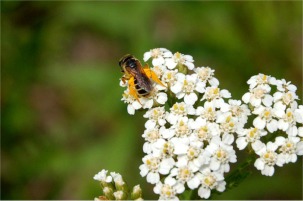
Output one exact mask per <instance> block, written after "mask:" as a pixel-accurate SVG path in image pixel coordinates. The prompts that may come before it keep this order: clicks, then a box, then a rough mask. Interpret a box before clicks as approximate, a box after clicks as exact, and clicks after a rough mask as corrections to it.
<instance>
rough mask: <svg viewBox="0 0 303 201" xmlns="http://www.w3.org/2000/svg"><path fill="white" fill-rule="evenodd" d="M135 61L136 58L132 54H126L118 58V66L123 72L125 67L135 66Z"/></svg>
mask: <svg viewBox="0 0 303 201" xmlns="http://www.w3.org/2000/svg"><path fill="white" fill-rule="evenodd" d="M137 62H138V60H137V59H136V58H135V57H134V56H133V55H131V54H127V55H125V56H123V57H122V58H121V59H120V61H119V66H120V67H121V71H122V72H124V71H125V68H131V69H134V68H136V67H137Z"/></svg>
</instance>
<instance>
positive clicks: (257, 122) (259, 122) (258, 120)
mask: <svg viewBox="0 0 303 201" xmlns="http://www.w3.org/2000/svg"><path fill="white" fill-rule="evenodd" d="M265 124H266V121H265V120H264V119H261V118H260V117H256V118H255V119H254V121H253V125H254V126H255V127H256V128H258V129H264V128H265Z"/></svg>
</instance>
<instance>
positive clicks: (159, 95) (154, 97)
mask: <svg viewBox="0 0 303 201" xmlns="http://www.w3.org/2000/svg"><path fill="white" fill-rule="evenodd" d="M157 86H159V87H162V86H160V85H157ZM157 86H156V87H155V88H154V91H153V92H152V93H151V94H150V96H149V97H148V98H145V97H142V98H140V102H141V103H142V105H143V108H144V109H150V108H152V107H153V106H155V105H159V104H160V105H164V104H165V103H166V101H167V94H166V93H164V92H159V90H158V89H157ZM157 103H158V104H157Z"/></svg>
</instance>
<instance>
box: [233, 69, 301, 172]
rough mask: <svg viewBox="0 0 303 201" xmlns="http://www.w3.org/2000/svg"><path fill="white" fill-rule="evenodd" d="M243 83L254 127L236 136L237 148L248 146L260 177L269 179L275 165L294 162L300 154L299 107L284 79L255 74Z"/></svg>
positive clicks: (289, 84) (293, 92)
mask: <svg viewBox="0 0 303 201" xmlns="http://www.w3.org/2000/svg"><path fill="white" fill-rule="evenodd" d="M247 83H248V84H249V91H250V92H247V93H245V94H244V95H243V97H242V99H243V101H244V103H248V104H250V107H249V109H250V110H251V113H252V115H253V116H254V119H253V126H254V127H252V128H250V129H244V130H243V132H242V133H238V139H237V140H236V143H237V147H238V148H239V149H240V150H242V149H244V148H245V147H247V145H249V144H250V145H251V147H252V149H253V150H254V151H255V153H256V154H257V155H258V156H259V158H258V159H257V160H256V161H255V167H256V168H257V169H258V170H261V173H262V174H263V175H266V176H272V175H273V174H274V166H275V165H277V166H283V165H285V164H287V163H290V162H293V163H294V162H296V161H297V156H299V155H303V153H302V152H303V151H302V144H303V142H302V138H300V137H302V136H301V135H302V134H301V133H302V123H303V121H302V114H303V110H302V105H299V106H298V103H297V102H296V100H298V96H297V95H296V90H297V87H296V86H294V85H293V84H291V83H290V82H287V81H285V79H282V80H278V79H276V78H274V77H272V76H268V75H264V74H259V75H255V76H252V77H251V78H250V79H249V80H248V82H247ZM273 92H274V93H273ZM265 136H267V137H266V138H265ZM269 136H270V137H269ZM266 139H267V140H266ZM268 139H271V140H270V141H268ZM272 139H273V140H272Z"/></svg>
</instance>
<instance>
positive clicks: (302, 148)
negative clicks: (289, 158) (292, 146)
mask: <svg viewBox="0 0 303 201" xmlns="http://www.w3.org/2000/svg"><path fill="white" fill-rule="evenodd" d="M296 146H297V149H296V153H297V154H298V155H299V156H301V155H303V141H301V142H298V143H297V145H296Z"/></svg>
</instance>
